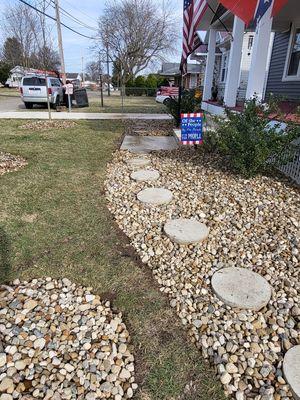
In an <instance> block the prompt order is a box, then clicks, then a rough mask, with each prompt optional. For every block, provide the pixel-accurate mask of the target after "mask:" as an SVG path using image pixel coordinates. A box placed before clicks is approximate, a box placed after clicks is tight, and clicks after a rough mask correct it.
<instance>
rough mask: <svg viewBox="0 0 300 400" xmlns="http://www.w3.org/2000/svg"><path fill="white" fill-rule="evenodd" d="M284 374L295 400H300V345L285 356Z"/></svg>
mask: <svg viewBox="0 0 300 400" xmlns="http://www.w3.org/2000/svg"><path fill="white" fill-rule="evenodd" d="M283 373H284V376H285V379H286V381H287V383H288V384H289V385H290V387H291V390H292V392H293V394H294V397H295V399H297V400H300V345H298V346H294V347H292V348H290V349H289V351H288V352H287V353H286V354H285V356H284V359H283Z"/></svg>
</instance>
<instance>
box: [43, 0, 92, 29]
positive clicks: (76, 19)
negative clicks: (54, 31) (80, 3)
mask: <svg viewBox="0 0 300 400" xmlns="http://www.w3.org/2000/svg"><path fill="white" fill-rule="evenodd" d="M50 1H51V2H52V3H53V5H52V7H54V0H50ZM59 9H60V11H61V13H62V14H63V15H64V16H65V17H67V18H70V19H72V20H73V21H75V22H77V23H78V24H80V25H82V26H83V27H84V28H87V29H90V30H92V31H96V32H97V31H98V29H97V28H95V27H93V26H90V25H87V24H86V23H85V22H83V21H81V20H80V19H78V18H76V17H74V16H73V15H72V14H70V13H69V12H68V11H67V10H65V9H64V8H62V7H61V6H59Z"/></svg>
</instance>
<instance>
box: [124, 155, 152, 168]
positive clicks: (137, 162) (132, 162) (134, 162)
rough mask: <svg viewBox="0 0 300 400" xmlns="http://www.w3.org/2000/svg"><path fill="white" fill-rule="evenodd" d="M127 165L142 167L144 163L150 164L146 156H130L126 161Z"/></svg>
mask: <svg viewBox="0 0 300 400" xmlns="http://www.w3.org/2000/svg"><path fill="white" fill-rule="evenodd" d="M126 163H127V164H128V165H130V166H131V167H144V166H146V165H149V164H151V161H150V160H148V159H147V158H142V157H140V158H130V159H129V160H127V161H126Z"/></svg>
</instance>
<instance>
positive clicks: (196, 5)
mask: <svg viewBox="0 0 300 400" xmlns="http://www.w3.org/2000/svg"><path fill="white" fill-rule="evenodd" d="M207 7H208V6H207V2H206V0H183V44H182V57H181V71H182V73H183V74H186V73H187V58H188V56H189V55H190V54H191V53H192V52H193V51H194V50H195V49H196V48H197V47H198V46H199V44H200V43H199V38H198V35H197V30H198V28H199V24H200V21H201V19H202V17H203V14H204V12H205V10H206V9H207Z"/></svg>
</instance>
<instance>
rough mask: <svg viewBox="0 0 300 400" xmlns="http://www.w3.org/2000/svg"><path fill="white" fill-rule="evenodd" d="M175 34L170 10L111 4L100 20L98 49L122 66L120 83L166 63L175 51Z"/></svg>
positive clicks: (149, 0) (122, 1) (130, 0)
mask: <svg viewBox="0 0 300 400" xmlns="http://www.w3.org/2000/svg"><path fill="white" fill-rule="evenodd" d="M177 32H178V31H177V30H176V25H175V23H174V18H173V17H172V14H171V12H170V9H169V8H168V7H165V6H164V2H162V5H161V6H159V5H158V4H157V3H154V2H153V0H113V1H110V2H109V3H107V4H106V6H105V10H104V15H103V16H102V17H100V18H99V36H100V38H101V46H102V48H104V49H108V53H109V57H110V59H111V60H112V61H116V60H117V62H118V64H119V65H120V66H121V76H120V78H121V80H122V82H123V83H126V82H127V81H128V80H130V79H132V78H134V77H135V76H136V75H137V74H138V73H139V72H141V71H142V70H143V69H145V68H147V67H148V66H149V65H150V64H151V63H153V62H155V61H157V60H163V59H165V56H166V55H167V54H170V53H171V52H172V51H173V50H174V48H173V44H174V43H175V42H176V41H177V38H178V37H177Z"/></svg>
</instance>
